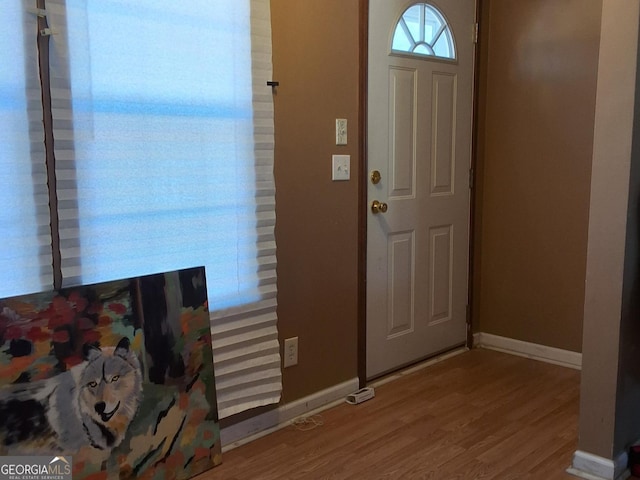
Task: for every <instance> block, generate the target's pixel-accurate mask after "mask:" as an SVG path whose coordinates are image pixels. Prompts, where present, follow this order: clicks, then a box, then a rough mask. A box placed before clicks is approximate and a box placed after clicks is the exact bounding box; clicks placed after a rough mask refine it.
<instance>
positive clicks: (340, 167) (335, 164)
mask: <svg viewBox="0 0 640 480" xmlns="http://www.w3.org/2000/svg"><path fill="white" fill-rule="evenodd" d="M331 164H332V169H331V172H332V174H331V180H334V181H340V180H349V179H350V178H351V155H333V156H332V157H331Z"/></svg>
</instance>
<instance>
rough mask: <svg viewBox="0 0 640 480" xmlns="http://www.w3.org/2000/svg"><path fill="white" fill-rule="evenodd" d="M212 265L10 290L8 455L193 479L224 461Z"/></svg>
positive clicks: (5, 332) (4, 419)
mask: <svg viewBox="0 0 640 480" xmlns="http://www.w3.org/2000/svg"><path fill="white" fill-rule="evenodd" d="M206 292H207V290H206V280H205V272H204V268H194V269H188V270H180V271H176V272H171V273H164V274H158V275H150V276H144V277H137V278H133V279H127V280H122V281H114V282H107V283H101V284H95V285H88V286H81V287H74V288H66V289H63V290H60V291H55V292H47V293H38V294H32V295H26V296H22V297H12V298H7V299H2V300H0V455H2V456H4V455H58V454H60V455H68V456H71V457H72V461H73V478H74V479H91V480H98V479H107V478H109V479H111V478H116V479H126V478H143V479H144V478H148V479H186V478H190V477H192V476H194V475H196V474H198V473H201V472H203V471H205V470H207V469H209V468H211V467H213V466H215V465H217V464H218V463H220V461H221V453H220V452H221V449H220V434H219V425H218V415H217V407H216V397H215V382H214V374H213V359H212V352H211V334H210V327H209V313H208V307H207V293H206Z"/></svg>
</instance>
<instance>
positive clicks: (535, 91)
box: [474, 0, 602, 351]
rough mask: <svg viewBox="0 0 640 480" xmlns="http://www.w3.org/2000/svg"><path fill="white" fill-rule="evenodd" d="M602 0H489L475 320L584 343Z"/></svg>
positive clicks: (531, 337) (576, 347)
mask: <svg viewBox="0 0 640 480" xmlns="http://www.w3.org/2000/svg"><path fill="white" fill-rule="evenodd" d="M601 8H602V2H601V0H589V1H585V0H538V1H535V2H534V1H526V2H521V1H518V2H514V1H510V0H485V1H484V2H483V11H482V15H483V19H482V26H481V52H480V55H481V57H480V104H479V122H478V129H479V136H478V146H479V148H478V159H477V160H478V165H477V166H478V173H479V177H478V180H479V182H478V189H477V191H476V195H477V202H478V204H477V214H476V225H475V232H474V234H475V249H474V255H475V264H474V266H475V275H474V331H482V332H487V333H492V334H495V335H500V336H505V337H510V338H515V339H518V340H523V341H527V342H533V343H538V344H543V345H547V346H552V347H557V348H562V349H566V350H572V351H580V350H581V343H582V315H583V307H584V279H585V262H586V248H587V225H588V212H589V185H590V175H591V153H592V146H593V125H594V109H595V92H596V74H597V65H598V63H597V62H598V45H599V33H600V16H601Z"/></svg>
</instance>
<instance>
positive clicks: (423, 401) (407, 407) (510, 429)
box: [196, 349, 580, 480]
mask: <svg viewBox="0 0 640 480" xmlns="http://www.w3.org/2000/svg"><path fill="white" fill-rule="evenodd" d="M579 378H580V372H578V371H576V370H572V369H568V368H563V367H558V366H555V365H549V364H545V363H541V362H537V361H534V360H528V359H524V358H520V357H515V356H511V355H506V354H502V353H498V352H493V351H489V350H482V349H480V350H472V351H470V352H466V353H463V354H460V355H457V356H454V357H452V358H449V359H447V360H445V361H443V362H441V363H437V364H435V365H432V366H429V367H426V368H424V369H421V370H418V371H416V372H414V373H411V374H409V375H406V376H403V377H401V378H400V379H398V380H394V381H392V382H389V383H386V384H384V385H381V386H379V387H378V388H376V397H375V398H374V399H372V400H369V401H368V402H365V403H362V404H360V405H355V406H354V405H348V404H346V403H345V404H342V405H339V406H337V407H335V408H333V409H330V410H327V411H324V412H322V414H321V415H322V420H323V422H324V423H323V424H322V425H319V426H317V427H316V428H313V429H310V430H306V431H301V430H299V429H297V428H296V427H294V426H289V427H286V428H284V429H282V430H279V431H277V432H275V433H272V434H270V435H268V436H266V437H263V438H261V439H258V440H256V441H254V442H251V443H249V444H247V445H244V446H241V447H238V448H236V449H234V450H231V451H229V452H226V453H224V454H223V463H222V465H220V466H218V467H216V468H215V469H213V470H210V471H209V472H206V473H204V474H202V475H200V476H198V477H196V478H197V480H222V479H224V480H246V479H264V480H268V479H325V478H326V479H345V480H346V479H353V480H356V479H357V480H360V479H435V480H450V479H474V480H475V479H487V480H489V479H500V480H510V479H518V480H533V479H535V480H554V479H574V478H575V477H572V476H571V475H568V474H567V473H565V469H566V468H567V467H568V466H569V464H570V463H571V457H572V454H573V452H574V451H575V449H576V448H577V422H578V398H579V384H580V380H579Z"/></svg>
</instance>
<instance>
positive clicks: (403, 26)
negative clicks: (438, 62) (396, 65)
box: [391, 3, 456, 60]
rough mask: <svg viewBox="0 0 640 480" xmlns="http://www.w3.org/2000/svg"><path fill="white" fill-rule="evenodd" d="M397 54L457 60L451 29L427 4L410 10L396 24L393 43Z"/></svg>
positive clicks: (418, 4) (414, 6)
mask: <svg viewBox="0 0 640 480" xmlns="http://www.w3.org/2000/svg"><path fill="white" fill-rule="evenodd" d="M391 50H392V51H393V52H395V53H408V54H410V55H419V56H428V57H437V58H446V59H450V60H455V58H456V49H455V42H454V38H453V33H452V32H451V28H450V27H449V25H448V24H447V21H446V20H445V18H444V16H443V15H442V13H440V11H439V10H438V9H437V8H436V7H434V6H433V5H430V4H428V3H415V4H413V5H411V6H410V7H409V8H407V9H406V10H405V11H404V13H403V14H402V16H401V17H400V19H399V20H398V23H397V25H396V29H395V32H394V34H393V41H392V43H391Z"/></svg>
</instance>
